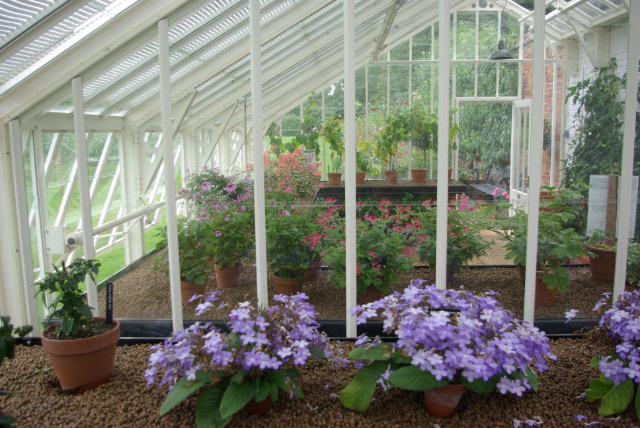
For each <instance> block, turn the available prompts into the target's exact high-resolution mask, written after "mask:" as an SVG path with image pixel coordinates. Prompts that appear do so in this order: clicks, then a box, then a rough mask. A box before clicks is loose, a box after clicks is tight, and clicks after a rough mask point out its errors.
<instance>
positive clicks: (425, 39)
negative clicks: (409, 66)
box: [411, 27, 431, 59]
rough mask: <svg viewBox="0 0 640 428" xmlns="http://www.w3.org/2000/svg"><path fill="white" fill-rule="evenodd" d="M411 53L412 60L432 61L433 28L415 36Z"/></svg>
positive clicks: (428, 28)
mask: <svg viewBox="0 0 640 428" xmlns="http://www.w3.org/2000/svg"><path fill="white" fill-rule="evenodd" d="M411 53H412V55H413V58H412V59H431V27H427V28H425V29H424V30H422V31H421V32H419V33H418V34H416V35H415V36H413V44H412V47H411Z"/></svg>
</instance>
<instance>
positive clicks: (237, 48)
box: [127, 0, 333, 123]
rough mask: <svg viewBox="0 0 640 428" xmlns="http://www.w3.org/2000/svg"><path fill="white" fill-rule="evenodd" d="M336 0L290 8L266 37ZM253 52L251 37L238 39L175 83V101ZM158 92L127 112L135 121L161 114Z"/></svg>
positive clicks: (266, 28)
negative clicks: (250, 51)
mask: <svg viewBox="0 0 640 428" xmlns="http://www.w3.org/2000/svg"><path fill="white" fill-rule="evenodd" d="M332 1H333V0H319V1H313V2H311V1H305V2H300V3H298V4H297V5H295V6H293V7H292V8H291V9H290V10H289V11H287V12H286V13H283V14H282V15H280V16H278V17H276V18H274V19H273V20H272V21H270V22H269V23H267V24H266V25H265V26H264V27H263V28H262V34H263V40H265V41H268V40H271V39H273V38H274V37H276V36H278V35H279V34H281V33H282V32H283V29H285V30H286V29H287V28H289V27H290V26H291V23H292V22H294V23H295V22H300V21H302V20H303V19H304V18H306V17H307V16H309V15H311V14H313V13H314V12H316V11H317V10H319V9H321V8H323V7H324V6H326V5H328V4H329V3H331V2H332ZM247 55H249V36H248V35H247V36H245V37H244V38H243V39H242V40H240V41H238V42H236V43H235V44H234V45H233V46H232V47H230V48H228V49H225V50H224V51H223V52H222V53H221V54H220V55H217V56H215V57H213V58H212V59H211V60H209V61H208V62H207V63H205V64H202V65H201V66H200V67H198V68H197V69H195V70H194V71H193V72H191V73H189V74H187V75H186V76H185V77H183V78H182V79H180V80H178V81H176V82H174V83H173V85H172V88H171V93H172V102H175V101H176V100H179V99H181V98H184V97H185V96H186V95H187V94H188V93H189V92H191V91H192V90H194V89H195V88H197V87H198V86H199V85H201V84H203V83H204V82H206V81H207V80H208V79H209V78H211V76H215V75H216V74H218V73H220V72H222V71H224V70H225V69H226V68H227V67H228V66H230V65H231V64H233V63H234V62H235V61H237V60H238V58H242V57H245V56H247ZM157 96H158V95H155V96H153V97H151V98H149V99H148V100H146V101H145V102H144V103H142V104H141V105H139V106H137V107H136V108H135V109H133V110H132V111H131V112H129V114H128V115H127V117H128V119H129V120H130V121H131V122H132V123H139V122H144V121H146V120H148V119H149V118H150V117H152V116H154V115H156V114H157V113H158V111H159V110H158V102H157Z"/></svg>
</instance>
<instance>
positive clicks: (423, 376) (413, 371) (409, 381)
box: [389, 366, 449, 391]
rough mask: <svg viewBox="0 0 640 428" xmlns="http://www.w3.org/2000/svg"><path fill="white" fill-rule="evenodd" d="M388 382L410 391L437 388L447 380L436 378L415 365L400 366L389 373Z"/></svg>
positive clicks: (446, 382)
mask: <svg viewBox="0 0 640 428" xmlns="http://www.w3.org/2000/svg"><path fill="white" fill-rule="evenodd" d="M389 382H390V383H391V384H392V385H395V386H397V387H398V388H402V389H408V390H410V391H424V390H425V389H432V388H438V387H441V386H445V385H446V384H448V383H449V381H448V380H446V379H442V380H440V381H439V380H437V379H436V378H435V376H433V375H432V374H431V373H429V372H428V371H425V370H420V367H417V366H406V367H401V368H399V369H398V370H396V371H394V372H393V373H391V376H389Z"/></svg>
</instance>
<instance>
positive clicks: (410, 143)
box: [407, 37, 413, 179]
mask: <svg viewBox="0 0 640 428" xmlns="http://www.w3.org/2000/svg"><path fill="white" fill-rule="evenodd" d="M409 59H410V60H412V59H413V37H411V38H410V39H409ZM408 68H409V100H408V101H409V108H411V106H412V104H413V97H412V94H413V65H409V66H408ZM412 152H413V143H412V142H411V141H409V156H408V157H409V159H408V160H409V170H408V177H407V178H409V179H410V178H411V169H412V168H411V155H412Z"/></svg>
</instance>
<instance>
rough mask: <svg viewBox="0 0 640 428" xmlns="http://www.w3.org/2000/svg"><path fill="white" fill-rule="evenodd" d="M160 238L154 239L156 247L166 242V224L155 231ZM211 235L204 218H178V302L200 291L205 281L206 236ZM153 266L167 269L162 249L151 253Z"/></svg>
mask: <svg viewBox="0 0 640 428" xmlns="http://www.w3.org/2000/svg"><path fill="white" fill-rule="evenodd" d="M158 235H159V236H160V240H159V241H158V242H157V243H156V247H155V248H156V250H162V249H164V248H165V247H166V246H167V228H166V227H165V228H161V229H160V231H159V232H158ZM210 239H212V236H211V229H210V225H209V224H208V222H206V221H200V220H188V219H180V220H179V221H178V255H179V258H180V291H181V296H182V304H183V305H186V304H187V303H189V299H191V297H192V296H193V295H194V294H202V293H204V289H205V284H206V282H207V278H208V277H209V276H208V271H209V269H207V267H208V266H209V264H210V260H211V254H210V251H211V250H210V248H211V245H210V244H209V242H208V240H210ZM153 270H155V271H160V272H162V273H164V274H165V275H168V273H169V262H168V254H167V252H166V251H164V252H162V253H160V254H159V255H157V256H155V257H154V259H153Z"/></svg>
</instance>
